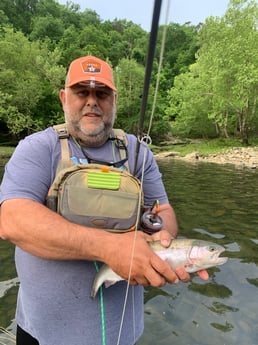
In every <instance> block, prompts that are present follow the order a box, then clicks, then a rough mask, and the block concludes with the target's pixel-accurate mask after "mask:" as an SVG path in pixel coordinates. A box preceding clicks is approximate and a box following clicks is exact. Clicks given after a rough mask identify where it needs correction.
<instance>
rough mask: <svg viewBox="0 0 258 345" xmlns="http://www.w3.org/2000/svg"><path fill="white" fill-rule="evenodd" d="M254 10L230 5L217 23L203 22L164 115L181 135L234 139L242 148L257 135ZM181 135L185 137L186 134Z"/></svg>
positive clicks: (251, 5) (245, 4)
mask: <svg viewBox="0 0 258 345" xmlns="http://www.w3.org/2000/svg"><path fill="white" fill-rule="evenodd" d="M257 21H258V7H257V4H256V2H255V1H252V0H250V1H247V0H232V1H231V2H230V4H229V7H228V10H227V12H226V14H225V16H223V17H222V18H213V17H211V18H209V19H207V20H206V22H205V24H204V25H203V26H202V28H201V30H200V34H199V38H200V49H199V51H198V53H197V60H196V63H195V64H193V65H192V66H191V67H190V68H189V71H188V72H186V73H184V74H181V75H179V76H177V77H176V82H175V85H174V88H172V89H171V90H169V92H168V101H169V105H168V107H167V109H166V112H167V114H168V115H170V117H174V118H176V128H177V129H179V132H180V130H181V133H183V134H186V133H188V134H191V132H196V130H197V132H196V134H197V135H201V136H203V132H204V133H205V134H206V135H207V134H209V131H208V128H207V125H208V127H210V126H211V124H213V126H214V128H216V132H217V134H218V135H224V136H225V137H229V136H230V135H236V134H238V133H239V135H240V137H241V139H242V142H243V143H245V144H248V138H249V133H250V132H256V131H257V125H256V123H257V116H258V114H257V111H256V104H257V95H258V94H257V92H258V68H257V67H258V32H257ZM186 129H187V132H186Z"/></svg>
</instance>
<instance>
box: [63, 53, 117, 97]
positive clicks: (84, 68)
mask: <svg viewBox="0 0 258 345" xmlns="http://www.w3.org/2000/svg"><path fill="white" fill-rule="evenodd" d="M83 82H92V83H93V85H94V82H98V83H101V84H105V85H106V86H108V87H110V89H112V90H114V91H116V88H115V85H114V81H113V72H112V69H111V67H110V66H109V64H108V63H106V62H105V61H103V60H101V59H98V58H96V57H95V56H84V57H80V58H79V59H76V60H74V61H72V62H71V64H70V67H69V70H68V73H67V77H66V83H65V86H66V87H70V86H73V85H75V84H79V83H83Z"/></svg>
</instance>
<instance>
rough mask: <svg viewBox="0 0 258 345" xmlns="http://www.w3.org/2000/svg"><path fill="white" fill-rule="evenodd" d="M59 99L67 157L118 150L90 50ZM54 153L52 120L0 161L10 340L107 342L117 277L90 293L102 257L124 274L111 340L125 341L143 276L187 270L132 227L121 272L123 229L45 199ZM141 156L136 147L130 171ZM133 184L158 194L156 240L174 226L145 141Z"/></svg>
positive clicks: (105, 74) (99, 65)
mask: <svg viewBox="0 0 258 345" xmlns="http://www.w3.org/2000/svg"><path fill="white" fill-rule="evenodd" d="M60 100H61V102H62V106H63V110H64V114H65V121H66V125H67V128H68V130H69V133H70V137H69V149H70V155H71V158H73V160H74V159H75V160H77V161H78V162H82V161H83V162H84V160H85V158H88V160H89V157H93V158H94V159H96V160H98V161H110V162H111V161H114V160H119V150H118V148H116V147H113V146H112V142H111V141H110V140H109V138H110V136H111V135H112V128H113V124H114V121H115V114H116V102H117V94H116V88H115V85H114V83H113V78H112V70H111V68H110V66H109V65H108V64H107V63H106V62H104V61H102V60H100V59H98V58H96V57H93V56H86V57H82V58H79V59H76V60H74V61H73V62H72V63H71V65H70V68H69V71H68V74H67V77H66V83H65V88H64V89H63V90H61V91H60ZM127 139H128V152H129V155H128V156H129V157H128V163H129V167H130V170H131V171H132V169H133V164H134V156H135V146H136V138H135V137H134V136H132V135H127ZM60 154H61V149H60V142H59V139H58V137H57V135H56V133H55V131H54V130H53V128H48V129H46V130H44V131H41V132H38V133H35V134H33V135H30V136H28V137H27V138H25V139H24V140H22V141H21V142H20V143H19V145H18V146H17V148H16V150H15V152H14V154H13V156H12V157H11V159H10V161H9V162H8V164H7V165H6V170H5V174H4V177H3V181H2V185H1V194H0V202H1V224H0V236H1V237H2V238H3V239H7V240H9V241H11V242H12V243H14V244H15V245H16V253H15V260H16V268H17V273H18V276H19V280H20V288H19V293H18V301H17V312H16V320H17V324H18V329H17V344H18V345H36V344H40V345H57V344H62V345H86V344H87V345H100V344H107V345H114V344H116V342H117V337H118V333H119V328H120V323H121V316H122V310H123V306H124V303H125V291H126V286H127V283H126V282H121V283H117V284H115V285H114V286H113V287H110V288H108V289H104V292H103V298H102V299H100V298H98V297H97V298H95V299H92V298H91V297H90V291H91V285H92V281H93V279H94V276H95V275H96V268H95V266H94V262H96V261H97V262H104V263H106V264H108V265H109V266H110V267H111V268H112V269H113V270H114V271H115V272H116V273H118V274H119V275H120V276H122V277H123V278H125V279H126V280H128V279H129V281H130V284H131V285H130V289H129V294H128V299H127V300H126V308H125V316H124V322H123V325H122V332H121V342H120V344H122V345H132V344H134V343H135V342H136V341H137V339H139V337H140V335H141V333H142V331H143V286H148V285H152V286H156V287H160V286H163V285H164V284H166V283H171V284H173V283H177V282H178V280H179V279H181V280H182V281H188V280H189V275H188V273H186V272H185V271H184V269H183V268H178V269H177V270H176V272H173V271H172V270H171V269H170V267H169V266H168V264H167V263H165V262H164V261H163V260H161V259H160V258H159V257H158V256H157V255H155V253H154V252H153V251H152V250H151V249H150V248H149V246H148V244H147V240H149V239H150V236H149V235H147V234H144V233H143V232H140V231H139V232H137V236H136V239H135V249H134V256H133V265H132V269H131V274H130V276H129V270H130V262H131V255H132V246H133V241H134V233H133V232H126V233H123V234H114V233H111V232H107V231H104V230H101V229H96V228H90V227H87V226H82V225H78V224H75V223H72V222H70V221H68V220H67V219H65V218H64V217H62V216H61V215H59V214H58V213H55V212H53V211H51V210H50V209H49V208H47V207H46V206H45V203H46V197H47V193H48V190H49V188H50V186H51V184H52V182H53V179H54V177H55V172H56V168H57V165H58V162H59V160H60ZM114 156H115V157H114ZM143 159H144V157H143V150H141V151H140V156H139V164H138V168H137V174H136V175H137V177H138V178H139V177H140V176H141V167H142V166H143ZM143 191H144V196H145V202H146V203H148V204H150V203H151V202H153V200H155V199H159V202H160V209H161V211H160V216H161V217H162V218H163V221H164V228H163V229H162V230H161V231H160V232H159V233H157V234H155V236H154V237H155V239H160V240H161V242H162V244H163V245H164V246H165V247H166V246H168V245H169V243H170V241H171V240H172V239H173V238H174V237H176V235H177V231H178V229H177V223H176V217H175V213H174V211H173V209H172V207H171V206H170V204H169V202H168V199H167V195H166V193H165V190H164V186H163V183H162V180H161V174H160V173H159V171H158V168H157V165H156V163H155V160H154V158H153V155H152V153H151V152H150V151H149V150H148V152H147V157H146V162H145V173H144V180H143ZM86 202H89V200H87V201H86ZM154 237H153V238H154Z"/></svg>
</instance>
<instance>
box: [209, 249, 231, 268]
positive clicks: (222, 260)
mask: <svg viewBox="0 0 258 345" xmlns="http://www.w3.org/2000/svg"><path fill="white" fill-rule="evenodd" d="M224 252H225V249H224V248H222V249H221V250H219V251H218V252H217V253H214V255H213V258H212V260H214V261H216V265H223V264H225V263H226V262H227V261H228V257H226V256H220V255H221V254H222V253H224Z"/></svg>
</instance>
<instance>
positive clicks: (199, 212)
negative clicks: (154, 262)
mask: <svg viewBox="0 0 258 345" xmlns="http://www.w3.org/2000/svg"><path fill="white" fill-rule="evenodd" d="M159 166H160V170H161V171H162V173H163V178H164V182H165V185H166V188H167V191H168V195H169V199H170V202H171V203H172V204H173V206H174V208H175V210H176V213H177V217H178V222H179V225H180V235H181V236H182V237H187V238H199V239H204V240H211V241H213V242H216V243H218V244H221V245H224V246H225V248H226V250H227V252H226V253H225V256H228V257H229V258H230V259H229V261H228V262H227V263H226V264H225V265H223V266H219V267H216V268H212V269H209V273H210V279H209V281H208V282H204V281H202V280H200V279H199V278H198V277H196V276H193V279H192V281H191V282H189V283H187V284H184V283H179V284H178V285H168V284H167V285H166V286H165V287H164V288H162V289H153V288H149V289H146V292H145V332H144V335H143V337H142V338H141V340H140V342H139V343H138V344H139V345H147V344H159V345H171V344H173V345H179V344H180V345H188V344H189V345H190V344H191V345H208V344H209V345H222V344H225V345H233V344H234V345H238V344H239V345H240V344H241V345H242V344H245V345H256V344H258V323H257V316H256V315H257V310H258V299H257V296H258V295H257V293H258V290H257V288H258V267H257V263H258V250H257V249H258V217H257V210H258V199H257V192H258V171H256V170H239V169H237V168H234V167H233V166H230V165H227V166H220V165H217V164H210V163H194V164H192V163H185V162H183V161H174V160H172V159H168V160H163V161H159Z"/></svg>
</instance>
